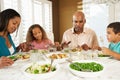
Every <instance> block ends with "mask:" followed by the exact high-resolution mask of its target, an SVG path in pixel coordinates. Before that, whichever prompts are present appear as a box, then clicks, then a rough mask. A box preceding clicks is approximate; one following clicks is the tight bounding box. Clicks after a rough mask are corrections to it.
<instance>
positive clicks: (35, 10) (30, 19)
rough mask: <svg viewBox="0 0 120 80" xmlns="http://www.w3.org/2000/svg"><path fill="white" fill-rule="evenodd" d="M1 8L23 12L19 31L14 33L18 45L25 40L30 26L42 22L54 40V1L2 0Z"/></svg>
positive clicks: (50, 37)
mask: <svg viewBox="0 0 120 80" xmlns="http://www.w3.org/2000/svg"><path fill="white" fill-rule="evenodd" d="M0 1H1V3H0V5H1V10H4V9H7V8H13V9H15V10H16V11H18V12H19V13H20V14H21V18H22V21H21V25H20V27H19V31H18V33H17V36H16V33H13V34H12V38H13V40H14V42H15V44H16V46H17V45H18V44H19V43H21V42H24V41H25V38H26V34H27V30H28V28H29V27H30V26H31V25H32V24H40V25H41V26H42V27H43V28H44V29H45V31H46V33H48V35H49V36H48V38H49V39H51V40H52V41H53V40H54V38H53V33H52V32H53V30H52V3H51V2H50V1H47V0H0Z"/></svg>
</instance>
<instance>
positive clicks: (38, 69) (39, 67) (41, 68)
mask: <svg viewBox="0 0 120 80" xmlns="http://www.w3.org/2000/svg"><path fill="white" fill-rule="evenodd" d="M49 68H50V64H37V63H36V64H33V65H31V66H29V67H28V68H27V69H26V70H25V72H27V73H31V74H43V73H47V72H48V70H49ZM50 70H51V71H52V72H53V71H55V70H56V67H55V66H52V67H51V69H50Z"/></svg>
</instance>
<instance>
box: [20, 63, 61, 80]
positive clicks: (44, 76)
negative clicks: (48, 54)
mask: <svg viewBox="0 0 120 80" xmlns="http://www.w3.org/2000/svg"><path fill="white" fill-rule="evenodd" d="M37 64H39V65H44V64H50V62H37ZM31 65H33V63H30V64H27V65H25V66H23V67H22V72H23V74H24V75H25V76H26V77H29V78H31V79H34V80H39V79H47V78H50V77H52V76H54V75H55V74H57V73H58V71H59V69H60V66H59V65H58V64H54V63H53V64H52V66H55V68H56V70H55V71H53V72H52V71H49V72H46V73H41V74H32V73H28V72H26V71H25V70H26V69H27V68H28V67H29V66H31Z"/></svg>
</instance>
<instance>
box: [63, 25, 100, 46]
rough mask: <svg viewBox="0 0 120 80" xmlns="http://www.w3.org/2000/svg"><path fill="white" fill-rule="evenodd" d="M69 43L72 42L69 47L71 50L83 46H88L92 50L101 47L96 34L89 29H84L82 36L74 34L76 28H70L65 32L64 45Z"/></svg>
mask: <svg viewBox="0 0 120 80" xmlns="http://www.w3.org/2000/svg"><path fill="white" fill-rule="evenodd" d="M69 41H71V43H70V44H69V47H71V48H75V47H77V46H81V45H83V44H87V45H88V46H89V47H91V48H93V47H95V46H99V44H98V40H97V36H96V34H95V32H94V31H93V30H91V29H90V28H87V27H84V30H83V32H82V33H80V34H76V33H74V28H70V29H68V30H67V31H65V32H64V34H63V39H62V43H63V42H69Z"/></svg>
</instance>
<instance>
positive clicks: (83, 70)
mask: <svg viewBox="0 0 120 80" xmlns="http://www.w3.org/2000/svg"><path fill="white" fill-rule="evenodd" d="M66 61H68V62H70V63H71V64H72V63H73V62H72V59H66ZM73 65H74V66H76V67H79V69H80V71H82V72H93V71H92V70H90V69H82V68H81V67H80V66H78V65H76V64H73Z"/></svg>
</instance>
